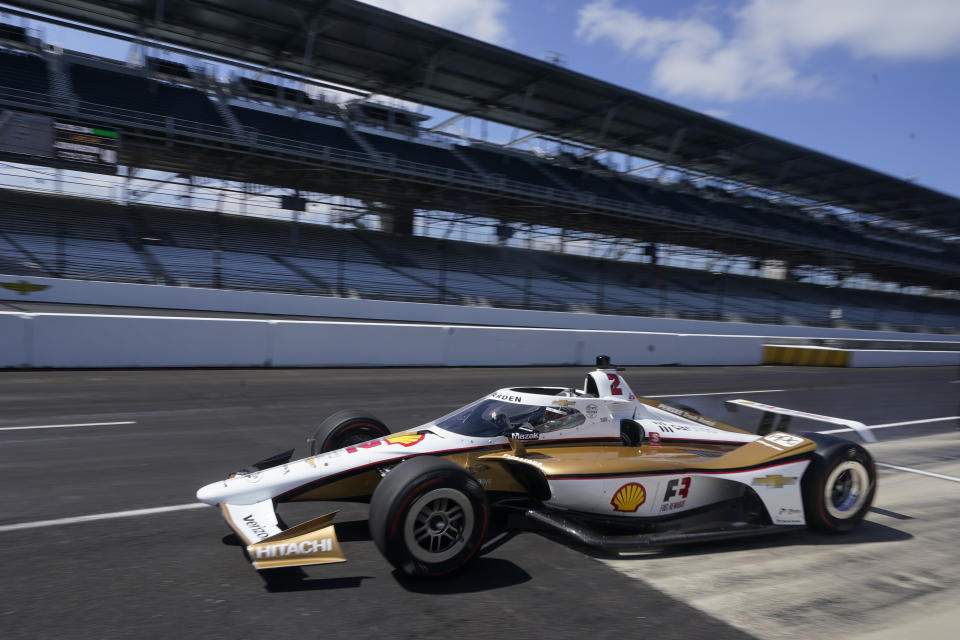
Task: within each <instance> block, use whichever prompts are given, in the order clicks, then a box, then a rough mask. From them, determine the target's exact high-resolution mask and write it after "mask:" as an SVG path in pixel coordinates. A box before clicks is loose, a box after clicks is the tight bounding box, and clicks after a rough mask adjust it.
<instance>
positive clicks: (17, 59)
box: [0, 49, 50, 97]
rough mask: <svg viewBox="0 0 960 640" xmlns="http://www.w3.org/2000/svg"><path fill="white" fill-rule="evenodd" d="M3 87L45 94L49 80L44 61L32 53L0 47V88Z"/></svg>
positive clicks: (47, 90) (48, 86)
mask: <svg viewBox="0 0 960 640" xmlns="http://www.w3.org/2000/svg"><path fill="white" fill-rule="evenodd" d="M5 87H9V88H10V89H13V90H14V91H29V92H31V93H36V94H47V93H48V92H49V91H50V82H49V79H48V76H47V63H46V61H45V60H44V59H43V58H41V57H39V56H35V55H33V54H29V53H21V52H17V51H9V50H6V49H0V90H2V89H3V88H5ZM44 97H45V96H44Z"/></svg>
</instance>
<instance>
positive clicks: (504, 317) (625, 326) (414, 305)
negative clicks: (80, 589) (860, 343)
mask: <svg viewBox="0 0 960 640" xmlns="http://www.w3.org/2000/svg"><path fill="white" fill-rule="evenodd" d="M0 300H10V301H23V302H31V301H33V302H57V303H69V304H86V305H104V306H120V307H144V308H154V309H186V310H193V311H221V312H235V313H257V314H276V315H287V316H313V317H327V318H351V319H358V320H386V321H393V322H432V323H448V324H470V325H490V326H499V327H544V328H554V329H594V330H603V331H644V332H663V333H691V334H692V333H704V334H735V335H762V336H771V337H781V336H788V337H807V338H817V337H822V338H858V339H869V340H897V339H899V340H913V341H919V340H928V341H945V340H946V341H949V340H957V336H956V335H953V336H951V335H944V334H922V333H902V332H897V331H867V330H861V329H837V328H829V327H798V326H784V325H768V324H751V323H743V322H716V321H706V320H684V319H676V318H646V317H637V316H616V315H605V314H594V313H569V312H557V311H528V310H523V309H501V308H493V307H478V306H464V305H452V304H450V305H445V304H428V303H419V302H393V301H386V300H363V299H356V298H333V297H324V296H312V295H295V294H288V293H269V292H261V291H237V290H230V289H201V288H195V287H171V286H164V285H148V284H129V283H119V282H100V281H90V280H70V279H62V278H39V277H33V276H29V277H28V276H10V275H0Z"/></svg>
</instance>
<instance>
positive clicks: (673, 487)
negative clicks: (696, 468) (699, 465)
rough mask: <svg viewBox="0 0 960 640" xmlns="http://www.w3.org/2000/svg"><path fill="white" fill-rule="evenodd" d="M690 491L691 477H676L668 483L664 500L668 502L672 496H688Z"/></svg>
mask: <svg viewBox="0 0 960 640" xmlns="http://www.w3.org/2000/svg"><path fill="white" fill-rule="evenodd" d="M688 493H690V478H674V479H673V480H671V481H670V482H668V483H667V491H666V493H664V494H663V501H664V502H666V501H667V500H669V499H670V498H676V497H678V496H679V497H681V498H686V497H687V494H688Z"/></svg>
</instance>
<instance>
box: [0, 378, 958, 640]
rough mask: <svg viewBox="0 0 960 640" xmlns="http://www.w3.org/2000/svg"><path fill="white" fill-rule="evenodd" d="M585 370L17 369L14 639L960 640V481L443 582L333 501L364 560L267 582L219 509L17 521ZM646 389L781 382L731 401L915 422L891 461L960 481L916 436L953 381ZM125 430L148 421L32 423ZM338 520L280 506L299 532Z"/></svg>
mask: <svg viewBox="0 0 960 640" xmlns="http://www.w3.org/2000/svg"><path fill="white" fill-rule="evenodd" d="M583 373H584V370H583V369H582V368H560V367H557V368H536V369H520V368H510V369H496V368H482V369H347V370H316V369H313V370H311V369H295V370H155V371H29V372H14V371H6V372H0V406H2V407H3V412H2V414H0V487H2V489H0V567H2V569H3V570H2V573H0V594H2V598H0V637H3V638H6V639H19V638H31V639H33V638H58V639H62V638H69V639H72V638H96V639H106V638H124V639H129V638H156V637H179V638H264V637H306V638H342V637H374V636H377V637H384V638H451V637H465V636H483V637H511V638H527V637H550V638H578V639H580V638H584V637H590V638H591V639H593V638H627V637H644V636H656V637H658V638H703V637H710V638H711V639H712V640H726V639H732V638H749V637H761V638H768V637H769V638H775V637H786V636H787V635H790V636H792V637H818V636H822V635H826V634H829V633H830V632H831V631H832V630H833V629H836V628H842V629H843V631H844V635H846V636H848V637H850V636H851V635H856V634H857V633H860V632H871V631H872V632H877V633H881V634H882V633H883V632H884V629H885V628H889V626H890V625H893V624H896V625H899V626H898V627H897V629H898V630H899V631H898V632H897V634H898V636H901V637H902V636H909V635H911V634H913V635H914V637H937V636H936V634H937V629H940V628H941V627H943V628H949V630H950V631H954V630H955V629H956V626H955V625H956V624H957V622H960V621H955V620H952V619H948V620H946V622H944V621H943V620H942V619H941V618H937V617H935V615H940V616H942V615H944V614H942V613H936V614H935V612H940V611H942V607H943V606H944V605H943V603H944V602H953V603H955V602H956V601H957V598H958V596H960V570H953V569H950V568H949V567H950V566H953V565H957V564H958V563H956V555H955V553H953V550H954V549H955V548H956V546H955V540H953V539H952V538H953V536H954V535H955V532H956V531H957V530H958V527H960V483H958V482H953V481H950V480H943V479H938V478H935V477H932V476H919V475H917V474H914V473H912V472H904V471H898V470H893V469H883V470H882V473H881V477H880V486H881V490H880V495H879V498H878V500H877V502H876V503H875V504H876V508H875V510H874V512H872V513H871V514H870V515H869V517H868V519H867V521H866V522H865V523H864V525H863V526H861V528H860V529H858V531H857V532H855V533H853V534H851V535H848V536H842V537H835V536H825V535H820V534H815V533H811V532H807V531H806V530H804V531H799V532H796V533H792V534H789V535H786V536H780V537H777V538H775V539H774V538H770V539H767V540H764V541H763V542H762V543H759V542H756V541H755V542H752V543H746V542H739V543H725V544H720V545H698V546H696V547H692V548H686V549H680V550H675V551H671V552H669V553H660V554H654V555H652V556H647V557H639V558H628V559H619V560H609V559H601V558H598V557H594V556H592V555H591V554H588V553H584V552H583V551H582V550H579V549H576V548H572V547H569V546H566V545H563V544H559V543H557V542H553V541H550V540H546V539H544V538H542V537H540V536H537V535H535V534H530V533H524V534H519V535H517V536H515V537H513V538H510V539H509V540H507V541H506V542H505V543H504V544H502V545H501V546H499V547H497V548H495V549H492V550H490V551H489V553H487V554H485V555H484V556H482V557H481V558H480V559H479V560H478V561H477V562H476V564H475V565H474V566H473V567H472V569H471V570H470V571H469V572H467V573H465V574H463V575H460V576H456V577H454V578H451V579H447V580H443V581H440V582H429V583H422V582H416V581H410V580H408V579H405V578H403V577H402V576H400V575H398V574H397V573H396V572H394V571H392V569H391V567H390V566H389V565H388V564H387V563H386V562H385V561H384V560H383V559H382V558H381V557H380V555H379V553H378V552H377V550H376V548H375V546H374V545H373V543H372V542H371V541H370V538H369V533H368V530H367V527H366V520H365V518H366V506H365V505H356V504H344V505H329V506H330V507H332V508H341V509H342V510H341V512H340V514H339V516H338V517H337V523H338V535H339V537H340V539H341V541H342V542H343V547H344V551H345V553H346V555H347V557H348V559H349V561H348V562H346V563H343V564H337V565H328V566H325V567H314V568H307V570H306V576H305V578H304V579H303V580H300V581H292V582H287V583H279V584H276V585H270V584H267V583H265V582H264V581H263V580H262V579H261V578H260V576H259V575H258V574H257V573H256V572H255V571H254V570H252V569H251V568H250V566H249V565H248V564H247V563H246V561H245V560H244V559H243V557H242V554H241V551H240V549H239V548H238V547H237V546H236V545H235V542H234V540H233V538H232V535H231V534H230V532H229V530H228V529H227V527H226V525H225V524H224V522H223V521H222V519H221V517H220V515H219V513H218V512H217V511H216V510H215V509H213V508H209V507H204V508H198V509H183V510H175V511H169V512H162V513H149V514H143V515H138V516H131V517H124V518H111V519H105V520H98V521H90V522H74V523H69V524H59V525H50V526H33V527H31V528H14V527H13V526H12V525H18V524H24V523H37V522H41V521H46V520H52V519H58V518H71V517H75V516H85V515H90V514H102V513H112V512H120V511H127V510H134V509H149V508H155V507H163V506H176V505H185V504H189V503H192V502H194V501H195V497H194V492H195V491H196V489H197V488H198V487H200V486H201V485H203V484H206V483H208V482H211V481H213V480H216V479H218V478H221V477H223V476H225V475H226V474H227V473H229V472H230V471H233V470H236V469H238V468H240V467H243V466H246V465H248V464H250V463H252V462H253V461H255V460H258V459H260V458H263V457H265V456H267V455H270V454H273V453H277V452H279V451H282V450H284V449H287V448H290V447H292V446H295V445H296V446H298V453H303V452H304V451H305V449H304V448H303V442H304V437H305V435H306V434H307V433H308V432H309V431H311V429H312V428H313V427H315V425H316V424H317V423H318V422H319V421H320V420H321V419H322V418H323V417H324V416H326V415H327V414H329V413H332V412H333V411H336V410H339V409H342V408H347V407H360V408H365V409H368V410H370V411H371V412H372V413H374V414H375V415H377V416H379V417H380V418H381V419H383V420H384V421H386V422H387V424H388V425H391V426H392V427H394V428H396V429H400V428H406V427H409V426H414V425H416V424H420V423H423V422H426V421H428V420H429V419H431V418H433V417H436V416H438V415H440V414H442V413H444V412H445V411H447V410H449V409H452V408H455V407H457V406H459V405H461V404H464V403H466V402H468V401H470V400H473V399H475V398H476V397H479V396H481V395H483V394H485V393H487V392H489V391H490V390H492V389H494V388H497V387H505V386H514V385H530V384H556V385H570V386H573V385H577V384H579V383H580V381H581V380H582V376H583ZM625 377H626V379H627V380H628V382H629V383H630V384H631V386H632V387H633V389H634V390H635V391H636V392H638V393H640V394H642V395H668V394H669V395H680V394H696V393H700V394H704V393H717V392H742V391H760V390H771V389H782V390H783V391H778V392H773V393H765V394H762V395H761V394H757V395H745V394H733V395H735V396H736V395H743V397H747V398H751V399H755V400H758V401H761V402H768V403H771V404H776V405H780V406H787V407H791V408H796V409H801V410H806V411H812V412H817V413H823V414H829V415H836V416H843V417H846V418H853V419H857V420H861V421H863V422H865V423H867V424H874V425H875V424H890V423H897V422H902V421H910V422H911V424H907V425H902V426H896V427H890V428H884V429H878V430H876V432H875V433H876V434H877V436H878V437H879V438H880V440H881V442H880V443H878V444H877V445H872V447H876V448H875V449H874V450H875V454H876V455H877V457H878V459H879V460H881V461H884V462H888V463H890V464H894V465H899V466H904V467H907V468H910V469H914V470H927V471H930V472H935V473H938V474H941V475H946V476H947V477H954V478H956V477H960V462H958V459H960V436H958V431H957V428H958V421H957V420H956V419H948V420H937V421H934V422H926V423H916V422H913V421H916V420H922V419H937V418H944V417H950V416H957V415H960V411H958V409H960V407H958V404H960V384H958V383H957V382H956V381H957V379H958V377H960V376H958V372H957V371H956V369H953V368H915V369H872V370H855V369H836V370H832V369H831V370H828V369H815V368H805V367H709V368H706V367H705V368H634V369H631V370H629V371H627V372H626V374H625ZM703 397H709V398H714V397H715V396H703ZM108 422H123V423H127V422H133V424H113V425H103V426H80V427H57V428H42V429H11V427H26V426H29V427H44V426H48V425H64V424H89V423H108ZM824 428H827V427H826V426H825V427H824ZM841 435H849V434H841ZM851 437H852V438H855V436H851ZM327 507H328V505H318V504H297V505H284V506H282V507H281V513H282V514H283V516H284V517H285V519H286V520H287V521H289V522H298V521H301V520H305V519H307V518H310V517H314V516H316V515H319V514H320V513H321V512H326V511H327ZM951 532H952V533H951ZM932 546H933V547H936V548H937V549H939V551H938V552H937V553H933V552H932V551H931V550H930V549H931V547H932ZM903 558H907V559H908V560H909V561H910V562H913V563H914V564H907V565H902V563H903V562H907V560H903ZM918 558H919V560H918ZM951 558H952V562H951ZM920 560H923V561H922V562H921V561H920ZM898 563H901V564H898ZM898 567H899V568H898ZM838 572H839V573H838ZM840 573H842V575H840ZM758 575H759V576H762V577H761V578H756V577H755V576H758ZM854 579H855V582H854V583H851V580H854ZM838 593H839V594H840V596H842V597H840V596H838V595H837V594H838ZM883 612H886V613H883ZM867 614H871V615H867ZM946 615H949V613H948V614H946ZM871 616H873V618H871ZM894 619H895V620H894ZM851 620H852V621H854V622H855V624H852V623H851ZM941 623H942V624H941ZM938 624H939V625H940V626H937V625H938ZM951 624H952V625H954V626H952V627H949V625H951ZM844 625H845V626H844ZM924 625H927V626H924ZM930 625H933V627H931V626H930ZM931 629H933V630H932V631H931ZM784 630H787V631H790V632H791V633H786V634H785V633H784ZM851 632H852V633H851ZM872 637H878V638H879V637H882V636H871V638H872ZM943 637H953V636H948V635H945V636H943Z"/></svg>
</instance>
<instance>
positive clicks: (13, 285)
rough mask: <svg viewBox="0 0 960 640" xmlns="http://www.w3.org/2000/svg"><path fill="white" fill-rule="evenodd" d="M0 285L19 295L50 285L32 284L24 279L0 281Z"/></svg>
mask: <svg viewBox="0 0 960 640" xmlns="http://www.w3.org/2000/svg"><path fill="white" fill-rule="evenodd" d="M0 287H3V288H4V289H9V290H10V291H16V292H17V293H19V294H20V295H22V296H25V295H27V294H28V293H33V292H35V291H43V290H44V289H49V288H50V285H48V284H33V283H32V282H27V281H26V280H20V281H19V282H0Z"/></svg>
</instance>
